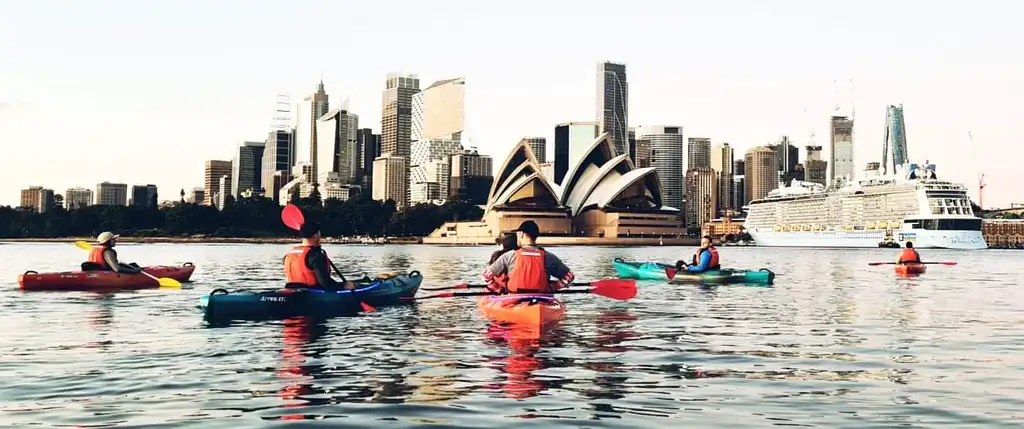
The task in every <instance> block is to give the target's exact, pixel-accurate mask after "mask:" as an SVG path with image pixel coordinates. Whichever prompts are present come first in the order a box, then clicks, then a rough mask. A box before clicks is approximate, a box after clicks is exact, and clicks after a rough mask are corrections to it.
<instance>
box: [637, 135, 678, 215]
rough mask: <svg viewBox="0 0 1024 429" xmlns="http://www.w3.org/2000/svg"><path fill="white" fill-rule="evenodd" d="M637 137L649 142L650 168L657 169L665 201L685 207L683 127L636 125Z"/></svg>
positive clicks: (674, 206)
mask: <svg viewBox="0 0 1024 429" xmlns="http://www.w3.org/2000/svg"><path fill="white" fill-rule="evenodd" d="M636 138H637V140H647V141H650V148H651V167H654V168H655V169H656V170H658V179H659V181H660V182H661V197H662V201H663V204H664V205H665V206H668V207H673V208H676V209H678V210H683V208H684V207H683V197H684V194H685V187H684V186H683V153H684V151H685V148H684V143H683V127H680V126H669V125H648V126H640V127H636Z"/></svg>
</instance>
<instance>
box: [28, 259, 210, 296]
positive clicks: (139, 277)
mask: <svg viewBox="0 0 1024 429" xmlns="http://www.w3.org/2000/svg"><path fill="white" fill-rule="evenodd" d="M195 269H196V266H195V265H193V264H192V263H191V262H186V263H184V264H183V265H181V266H167V265H159V266H153V267H142V270H143V271H145V272H147V273H149V274H151V275H153V276H154V277H157V278H161V277H167V278H172V279H174V280H177V281H179V282H187V281H188V279H189V278H191V277H192V272H193V271H195ZM18 286H19V287H21V289H22V290H76V291H89V290H102V291H110V290H134V289H153V288H158V287H160V284H159V283H157V281H156V280H154V279H151V278H149V277H147V276H146V275H145V274H118V273H115V272H113V271H65V272H63V273H39V272H36V271H25V274H22V275H20V276H18Z"/></svg>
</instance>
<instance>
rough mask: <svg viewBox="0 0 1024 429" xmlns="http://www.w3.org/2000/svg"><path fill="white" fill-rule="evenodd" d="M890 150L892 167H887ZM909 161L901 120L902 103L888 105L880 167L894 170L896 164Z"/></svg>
mask: <svg viewBox="0 0 1024 429" xmlns="http://www.w3.org/2000/svg"><path fill="white" fill-rule="evenodd" d="M890 150H892V164H891V165H892V169H891V170H890V169H889V165H890V164H888V155H889V151H890ZM909 161H910V155H909V154H908V152H907V128H906V124H905V123H904V122H903V105H902V104H900V105H899V107H897V106H893V105H889V106H888V107H886V109H885V141H884V143H882V164H881V165H882V169H883V170H885V171H886V172H893V171H896V166H897V165H902V164H904V163H906V162H909Z"/></svg>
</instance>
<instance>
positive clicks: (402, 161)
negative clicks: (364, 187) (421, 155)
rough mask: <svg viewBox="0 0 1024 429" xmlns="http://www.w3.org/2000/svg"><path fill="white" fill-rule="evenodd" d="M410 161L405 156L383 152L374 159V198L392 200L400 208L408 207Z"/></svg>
mask: <svg viewBox="0 0 1024 429" xmlns="http://www.w3.org/2000/svg"><path fill="white" fill-rule="evenodd" d="M408 172H409V161H408V160H407V158H405V157H404V156H397V155H393V154H390V153H384V154H381V156H380V157H378V158H377V159H376V160H374V161H373V194H372V195H373V199H375V200H377V201H387V200H392V201H394V202H395V207H396V208H397V209H399V210H401V209H404V208H405V207H406V198H407V197H408V184H409V181H408V180H407V177H408V176H409V174H408Z"/></svg>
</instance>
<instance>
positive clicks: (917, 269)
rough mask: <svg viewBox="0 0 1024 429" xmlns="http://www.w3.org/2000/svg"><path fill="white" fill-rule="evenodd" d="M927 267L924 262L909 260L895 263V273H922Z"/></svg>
mask: <svg viewBox="0 0 1024 429" xmlns="http://www.w3.org/2000/svg"><path fill="white" fill-rule="evenodd" d="M927 269H928V266H927V265H925V264H919V263H916V262H910V263H906V264H896V274H899V275H903V276H906V275H912V274H924V272H925V271H926V270H927Z"/></svg>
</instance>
